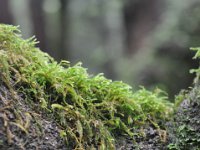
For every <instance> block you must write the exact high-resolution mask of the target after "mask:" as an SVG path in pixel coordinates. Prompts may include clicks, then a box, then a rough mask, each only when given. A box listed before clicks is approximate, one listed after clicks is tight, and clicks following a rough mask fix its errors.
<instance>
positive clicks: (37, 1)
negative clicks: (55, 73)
mask: <svg viewBox="0 0 200 150" xmlns="http://www.w3.org/2000/svg"><path fill="white" fill-rule="evenodd" d="M199 14H200V1H199V0H0V23H7V24H13V25H20V29H21V30H22V34H23V36H24V38H28V37H30V36H32V35H35V36H36V38H37V39H38V40H39V41H40V43H39V44H38V47H40V48H41V49H42V50H43V51H45V52H47V53H49V54H50V55H51V56H53V57H54V58H55V59H57V60H58V61H59V60H61V59H67V60H69V61H70V62H72V64H76V63H77V62H79V61H81V62H83V67H86V68H89V69H88V71H89V72H90V73H92V74H97V73H100V72H103V73H104V74H105V76H106V77H108V78H110V79H113V80H123V81H124V82H126V83H128V84H130V85H132V86H133V88H138V85H142V86H145V87H147V88H149V89H151V88H153V87H160V88H162V89H164V90H166V91H167V92H168V93H169V94H170V96H171V98H172V95H174V94H177V93H178V92H179V91H180V89H184V88H187V87H188V86H191V84H192V80H193V77H194V76H193V75H191V74H189V69H190V68H196V67H197V66H198V64H197V63H196V62H195V61H194V60H192V56H193V55H194V53H193V52H191V51H189V47H198V46H199V44H200V15H199Z"/></svg>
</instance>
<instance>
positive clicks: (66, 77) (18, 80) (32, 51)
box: [0, 24, 173, 149]
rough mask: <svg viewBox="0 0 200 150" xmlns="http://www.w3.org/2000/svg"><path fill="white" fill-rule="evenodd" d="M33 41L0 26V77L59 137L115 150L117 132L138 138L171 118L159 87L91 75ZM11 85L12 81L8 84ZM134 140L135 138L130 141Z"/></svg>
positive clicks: (71, 143)
mask: <svg viewBox="0 0 200 150" xmlns="http://www.w3.org/2000/svg"><path fill="white" fill-rule="evenodd" d="M36 43H37V42H36V40H35V39H34V38H30V39H27V40H23V39H22V38H21V37H20V31H19V30H18V28H17V27H15V26H10V25H3V24H1V25H0V58H1V59H0V75H1V76H2V77H3V81H4V82H5V83H6V84H7V86H9V87H10V88H12V89H13V90H14V92H13V93H15V92H18V93H23V94H25V95H26V97H25V99H26V101H27V102H28V103H29V104H30V105H31V106H32V107H34V103H39V104H40V107H39V108H35V109H38V110H42V111H44V112H45V113H46V114H48V115H49V116H51V117H52V118H55V119H56V121H57V123H58V124H59V126H61V128H62V129H63V130H62V131H61V132H60V135H61V137H63V138H65V139H66V142H67V144H68V145H69V146H72V147H74V148H93V147H98V148H99V149H114V147H115V137H116V135H117V134H126V135H128V136H130V137H131V138H133V137H134V135H138V136H140V133H139V130H135V129H139V128H143V126H146V125H148V124H153V125H154V126H155V127H156V128H158V129H159V128H160V127H159V124H158V122H160V121H161V120H165V119H168V118H169V115H170V114H171V112H172V105H173V104H171V103H169V102H168V101H167V97H166V94H165V93H164V92H162V91H161V90H159V89H156V90H155V91H153V92H150V91H147V90H146V89H144V88H141V89H140V90H138V91H134V92H133V91H132V88H131V87H130V86H129V85H127V84H125V83H123V82H121V81H111V80H109V79H106V78H105V77H104V76H103V74H98V75H96V76H92V75H89V74H88V73H87V69H86V68H83V67H82V66H81V63H78V64H76V65H74V66H71V65H70V63H69V62H68V61H61V62H59V63H58V62H56V61H55V60H54V59H53V58H51V57H50V56H49V55H48V54H46V53H44V52H42V51H40V50H39V49H38V48H36V47H35V44H36ZM11 81H14V83H13V82H11ZM133 140H134V139H133Z"/></svg>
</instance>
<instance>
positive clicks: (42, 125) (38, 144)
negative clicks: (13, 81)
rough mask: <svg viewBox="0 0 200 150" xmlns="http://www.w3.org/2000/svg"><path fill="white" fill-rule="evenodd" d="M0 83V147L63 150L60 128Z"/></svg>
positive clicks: (8, 148) (64, 146)
mask: <svg viewBox="0 0 200 150" xmlns="http://www.w3.org/2000/svg"><path fill="white" fill-rule="evenodd" d="M22 97H23V96H19V94H16V93H15V94H14V95H13V92H12V91H11V90H9V88H8V87H6V86H5V84H3V83H0V149H1V150H23V149H28V150H58V149H59V150H66V149H67V148H66V145H65V142H64V140H63V139H62V138H60V135H59V131H60V128H59V126H57V124H56V123H55V122H54V121H53V120H49V119H48V118H47V116H45V115H43V114H42V113H41V112H40V113H38V112H36V111H35V110H34V109H32V108H30V107H29V105H27V104H26V102H25V101H24V99H23V98H22Z"/></svg>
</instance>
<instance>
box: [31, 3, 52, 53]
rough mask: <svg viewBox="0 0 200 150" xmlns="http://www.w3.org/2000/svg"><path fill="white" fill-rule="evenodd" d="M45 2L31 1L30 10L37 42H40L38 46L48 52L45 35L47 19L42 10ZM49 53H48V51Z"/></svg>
mask: <svg viewBox="0 0 200 150" xmlns="http://www.w3.org/2000/svg"><path fill="white" fill-rule="evenodd" d="M43 2H44V1H43V0H31V1H30V10H31V19H32V24H33V32H34V35H35V36H36V38H37V40H38V41H40V43H39V44H38V46H39V47H40V48H41V49H42V50H43V51H47V48H46V41H45V39H46V35H45V17H44V12H43V9H42V5H43ZM47 52H48V51H47Z"/></svg>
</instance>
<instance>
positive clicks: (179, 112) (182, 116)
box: [168, 48, 200, 150]
mask: <svg viewBox="0 0 200 150" xmlns="http://www.w3.org/2000/svg"><path fill="white" fill-rule="evenodd" d="M191 50H194V51H196V54H195V56H194V59H198V58H200V48H191ZM190 72H191V73H196V78H195V80H194V82H195V86H194V87H193V88H192V89H191V90H190V91H182V92H181V93H180V94H179V95H178V96H177V97H176V103H175V106H176V112H175V114H174V125H173V128H172V130H173V133H172V134H173V136H172V140H173V142H172V143H173V144H170V145H169V146H168V148H169V149H171V150H182V149H192V150H199V148H200V132H199V131H200V126H199V124H200V115H199V114H200V99H199V97H200V87H199V77H200V68H198V69H192V70H190ZM176 116H179V117H176Z"/></svg>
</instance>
